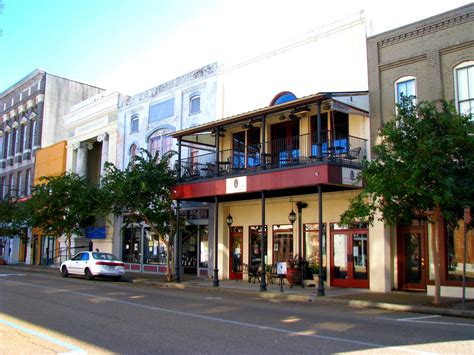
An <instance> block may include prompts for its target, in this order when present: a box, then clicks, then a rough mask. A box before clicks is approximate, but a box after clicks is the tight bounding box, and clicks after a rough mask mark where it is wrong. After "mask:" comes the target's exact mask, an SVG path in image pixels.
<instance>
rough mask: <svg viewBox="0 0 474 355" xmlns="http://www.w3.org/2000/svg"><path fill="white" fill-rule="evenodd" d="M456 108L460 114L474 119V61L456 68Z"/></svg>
mask: <svg viewBox="0 0 474 355" xmlns="http://www.w3.org/2000/svg"><path fill="white" fill-rule="evenodd" d="M454 83H455V90H456V93H455V95H456V107H457V109H458V111H459V113H464V114H470V115H471V117H472V118H474V61H468V62H464V63H461V64H459V65H458V66H456V68H454Z"/></svg>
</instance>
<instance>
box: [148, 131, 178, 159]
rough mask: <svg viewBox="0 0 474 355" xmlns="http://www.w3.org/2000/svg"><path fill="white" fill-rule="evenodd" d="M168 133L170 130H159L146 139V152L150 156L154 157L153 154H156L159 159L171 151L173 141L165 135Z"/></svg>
mask: <svg viewBox="0 0 474 355" xmlns="http://www.w3.org/2000/svg"><path fill="white" fill-rule="evenodd" d="M170 132H171V130H169V129H159V130H157V131H155V132H154V133H153V134H152V135H151V136H150V137H149V138H148V151H149V152H150V153H151V155H152V156H155V154H156V153H158V155H159V156H160V157H161V156H163V154H165V153H167V152H169V151H170V150H171V148H172V144H173V140H172V138H171V137H169V136H167V135H166V134H168V133H170Z"/></svg>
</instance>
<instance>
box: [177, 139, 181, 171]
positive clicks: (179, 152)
mask: <svg viewBox="0 0 474 355" xmlns="http://www.w3.org/2000/svg"><path fill="white" fill-rule="evenodd" d="M177 170H178V171H177V175H178V180H180V179H181V137H178V169H177Z"/></svg>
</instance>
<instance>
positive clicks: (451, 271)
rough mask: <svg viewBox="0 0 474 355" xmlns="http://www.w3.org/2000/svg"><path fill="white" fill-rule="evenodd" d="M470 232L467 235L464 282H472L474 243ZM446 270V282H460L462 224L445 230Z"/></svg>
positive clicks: (462, 245) (473, 273)
mask: <svg viewBox="0 0 474 355" xmlns="http://www.w3.org/2000/svg"><path fill="white" fill-rule="evenodd" d="M472 233H473V232H472V231H468V233H467V241H468V243H467V250H466V280H467V281H474V242H473V241H472V238H473V237H472ZM446 244H447V245H446V266H447V267H446V270H447V273H448V280H453V281H462V277H463V268H464V223H462V222H461V223H459V226H458V228H456V229H454V230H453V228H447V230H446Z"/></svg>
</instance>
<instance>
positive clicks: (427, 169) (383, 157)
mask: <svg viewBox="0 0 474 355" xmlns="http://www.w3.org/2000/svg"><path fill="white" fill-rule="evenodd" d="M379 139H380V141H381V143H380V144H377V145H375V146H374V148H373V152H374V156H375V158H374V159H373V160H371V161H370V162H366V164H365V166H364V168H363V169H362V173H361V178H362V180H363V182H364V188H363V190H362V192H361V193H360V194H359V195H358V196H357V197H356V198H354V199H353V200H352V201H351V203H350V207H349V209H348V210H347V211H345V212H344V213H343V214H342V215H341V222H342V223H345V224H349V223H351V222H354V221H361V220H362V221H368V222H370V223H373V221H374V218H375V216H376V215H377V214H376V213H377V211H380V212H381V220H383V221H384V222H385V223H387V224H389V225H397V224H400V223H407V222H409V221H411V219H412V218H414V217H420V216H423V217H425V218H427V219H428V221H429V222H430V223H431V227H432V229H431V230H432V234H431V235H433V236H434V235H436V233H437V232H438V231H439V229H438V228H435V226H436V224H437V223H438V220H439V219H440V218H441V217H443V218H444V220H445V221H446V222H447V223H448V224H449V225H451V226H456V225H457V224H458V222H459V219H460V218H462V215H463V210H464V208H465V207H466V206H473V205H474V204H473V202H474V188H473V183H474V129H473V125H472V121H471V120H470V117H469V116H466V115H460V114H458V113H457V112H456V109H455V108H454V106H453V105H452V104H451V103H448V102H440V103H435V102H423V103H420V104H419V105H416V104H414V103H413V100H412V98H403V99H402V103H401V104H400V105H399V106H398V114H397V116H396V118H395V120H393V121H390V122H388V123H386V124H385V125H384V127H383V128H382V129H381V131H380V135H379ZM437 241H439V235H436V238H435V242H432V243H431V244H432V248H433V249H432V251H433V255H434V267H435V285H436V292H435V303H438V302H439V289H440V288H439V287H440V286H439V285H440V277H439V253H438V250H439V249H438V246H437Z"/></svg>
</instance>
